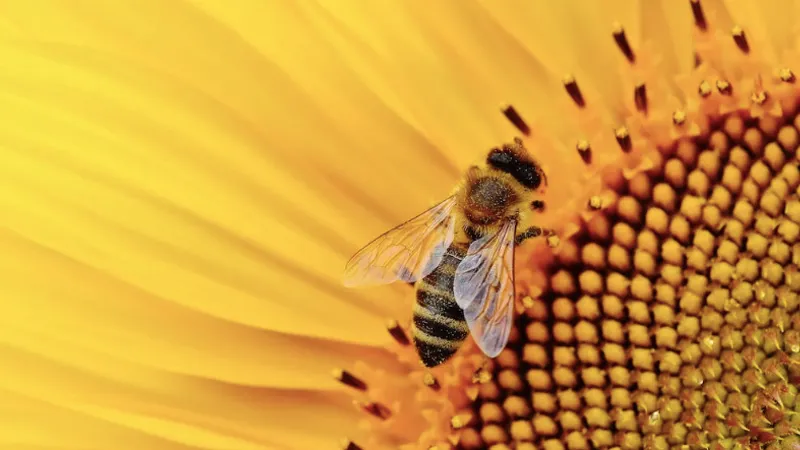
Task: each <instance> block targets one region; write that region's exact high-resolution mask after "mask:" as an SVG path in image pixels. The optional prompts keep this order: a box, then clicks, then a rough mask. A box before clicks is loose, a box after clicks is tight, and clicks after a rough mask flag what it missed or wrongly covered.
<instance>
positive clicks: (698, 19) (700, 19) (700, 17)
mask: <svg viewBox="0 0 800 450" xmlns="http://www.w3.org/2000/svg"><path fill="white" fill-rule="evenodd" d="M689 4H690V5H691V6H692V15H693V16H694V26H696V27H697V28H699V29H700V30H701V31H706V29H708V22H706V15H705V13H703V6H702V5H701V4H700V0H689Z"/></svg>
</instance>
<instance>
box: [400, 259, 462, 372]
mask: <svg viewBox="0 0 800 450" xmlns="http://www.w3.org/2000/svg"><path fill="white" fill-rule="evenodd" d="M467 248H468V245H465V244H463V243H459V244H456V243H454V244H453V245H451V246H450V248H448V249H447V252H446V253H445V255H444V258H443V259H442V263H441V264H440V265H439V266H438V267H437V268H436V269H434V270H433V272H431V273H430V274H428V276H426V277H425V278H423V279H421V280H419V281H418V282H417V283H416V286H415V288H416V303H414V311H413V314H414V317H413V321H412V324H411V335H412V337H413V340H414V346H415V347H416V348H417V353H419V356H420V359H422V363H423V364H425V365H426V366H427V367H434V366H438V365H439V364H441V363H443V362H444V361H446V360H447V359H449V358H450V357H451V356H453V354H454V353H455V352H456V351H458V349H459V348H460V347H461V344H462V343H463V342H464V340H465V339H467V336H469V327H468V326H467V321H466V320H465V319H464V311H462V310H461V308H460V307H459V306H458V304H457V303H456V298H455V296H454V294H453V281H454V277H455V274H456V267H458V265H459V264H460V263H461V260H462V259H463V258H464V255H466V253H467Z"/></svg>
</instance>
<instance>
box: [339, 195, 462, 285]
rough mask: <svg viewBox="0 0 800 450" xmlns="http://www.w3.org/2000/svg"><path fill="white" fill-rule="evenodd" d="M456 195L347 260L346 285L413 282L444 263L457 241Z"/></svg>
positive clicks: (383, 236)
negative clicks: (454, 215) (446, 254)
mask: <svg viewBox="0 0 800 450" xmlns="http://www.w3.org/2000/svg"><path fill="white" fill-rule="evenodd" d="M455 204H456V199H455V197H449V198H447V199H446V200H444V201H443V202H441V203H439V204H438V205H436V206H434V207H432V208H431V209H429V210H427V211H425V212H424V213H422V214H420V215H418V216H417V217H414V218H413V219H411V220H409V221H408V222H405V223H403V224H402V225H399V226H398V227H396V228H393V229H392V230H389V231H388V232H386V233H384V234H383V235H381V236H379V237H378V238H376V239H375V240H374V241H372V242H370V243H369V244H367V245H366V246H365V247H364V248H362V249H361V250H359V251H358V253H356V254H355V255H353V257H352V258H350V261H348V262H347V265H346V266H345V271H344V285H345V286H348V287H352V286H359V285H376V284H387V283H392V282H394V281H398V280H402V281H406V282H409V283H413V282H415V281H417V280H419V279H421V278H424V277H425V276H426V275H428V274H429V273H431V272H433V269H435V268H436V267H438V266H439V264H441V263H442V258H444V254H445V252H446V251H447V248H448V247H450V244H451V243H452V242H453V236H454V234H455V218H454V217H453V216H452V212H453V207H454V206H455Z"/></svg>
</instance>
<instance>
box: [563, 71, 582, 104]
mask: <svg viewBox="0 0 800 450" xmlns="http://www.w3.org/2000/svg"><path fill="white" fill-rule="evenodd" d="M564 88H566V89H567V93H568V94H569V96H570V97H572V101H573V102H575V104H576V105H578V107H579V108H583V107H584V106H586V102H585V101H584V100H583V94H582V93H581V89H580V88H579V87H578V82H576V81H575V78H574V77H573V76H572V75H569V76H567V77H565V78H564Z"/></svg>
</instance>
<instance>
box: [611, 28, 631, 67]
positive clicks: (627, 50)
mask: <svg viewBox="0 0 800 450" xmlns="http://www.w3.org/2000/svg"><path fill="white" fill-rule="evenodd" d="M612 35H613V36H614V42H616V43H617V47H619V50H620V51H621V52H622V54H623V55H625V59H627V60H628V62H630V63H634V62H636V55H635V54H634V53H633V50H632V49H631V45H630V43H629V42H628V38H627V36H625V29H624V28H622V25H621V24H619V23H614V25H613V31H612Z"/></svg>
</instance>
